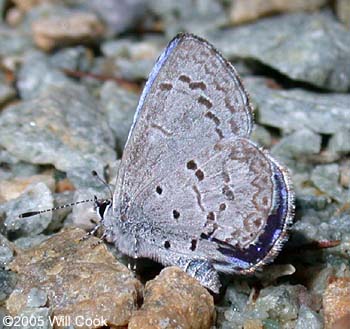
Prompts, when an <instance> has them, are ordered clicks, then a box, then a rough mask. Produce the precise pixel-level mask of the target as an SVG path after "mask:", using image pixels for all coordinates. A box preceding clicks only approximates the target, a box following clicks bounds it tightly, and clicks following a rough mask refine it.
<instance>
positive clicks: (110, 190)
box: [91, 170, 113, 200]
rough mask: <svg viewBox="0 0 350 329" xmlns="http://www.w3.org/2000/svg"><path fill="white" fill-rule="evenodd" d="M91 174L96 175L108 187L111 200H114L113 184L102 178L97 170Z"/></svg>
mask: <svg viewBox="0 0 350 329" xmlns="http://www.w3.org/2000/svg"><path fill="white" fill-rule="evenodd" d="M91 174H92V176H94V177H96V178H97V179H98V180H99V181H100V182H101V183H102V184H103V185H104V186H106V187H107V188H108V191H109V194H110V195H111V200H113V191H112V189H111V186H110V185H109V184H108V183H107V182H106V181H105V180H104V179H102V178H101V177H100V176H99V174H98V173H97V172H96V171H95V170H93V171H92V172H91Z"/></svg>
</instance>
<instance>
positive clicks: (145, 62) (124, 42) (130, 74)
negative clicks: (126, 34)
mask: <svg viewBox="0 0 350 329" xmlns="http://www.w3.org/2000/svg"><path fill="white" fill-rule="evenodd" d="M165 45H166V41H165V40H164V38H160V37H154V36H151V37H146V38H145V39H143V40H141V41H139V40H133V39H126V38H123V39H120V40H111V41H106V42H104V43H103V44H102V46H101V50H102V53H103V54H104V55H105V56H106V57H107V60H105V61H106V64H105V65H107V66H112V70H113V72H114V75H116V76H118V77H123V78H124V79H126V80H140V79H145V78H147V77H148V74H149V73H150V71H151V69H152V67H153V65H154V62H155V59H156V58H157V57H158V56H159V54H160V52H161V51H162V49H163V47H164V46H165ZM109 74H110V73H109Z"/></svg>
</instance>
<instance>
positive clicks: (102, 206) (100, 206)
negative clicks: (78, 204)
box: [94, 196, 112, 221]
mask: <svg viewBox="0 0 350 329" xmlns="http://www.w3.org/2000/svg"><path fill="white" fill-rule="evenodd" d="M111 205H112V201H111V200H109V199H97V197H96V196H95V197H94V209H95V211H96V213H97V215H98V216H99V217H100V220H101V221H103V219H104V218H105V217H106V216H105V215H106V213H107V212H108V210H109V209H110V207H111Z"/></svg>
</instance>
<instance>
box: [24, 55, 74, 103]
mask: <svg viewBox="0 0 350 329" xmlns="http://www.w3.org/2000/svg"><path fill="white" fill-rule="evenodd" d="M74 84H75V83H74V82H73V80H71V79H69V78H68V77H67V76H66V75H65V74H64V73H63V72H62V71H61V70H59V69H58V68H57V67H55V66H54V65H52V64H51V63H50V59H49V58H48V57H47V56H46V55H45V54H43V53H41V52H39V51H31V52H28V53H27V54H26V55H25V56H24V58H23V64H22V66H21V68H20V70H19V72H18V80H17V87H18V90H19V93H20V96H21V98H23V99H30V98H34V97H36V96H38V95H39V94H40V93H42V92H43V91H45V90H46V89H48V88H50V87H51V86H53V85H54V86H60V87H64V86H65V87H69V86H71V85H74Z"/></svg>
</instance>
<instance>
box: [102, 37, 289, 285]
mask: <svg viewBox="0 0 350 329" xmlns="http://www.w3.org/2000/svg"><path fill="white" fill-rule="evenodd" d="M252 127H253V118H252V109H251V105H250V103H249V99H248V96H247V93H246V92H245V90H244V87H243V85H242V83H241V81H240V79H239V77H238V75H237V73H236V71H235V69H234V68H233V67H232V65H231V64H230V63H229V62H228V61H227V60H225V59H224V58H223V57H222V56H221V55H220V54H219V53H218V51H217V50H216V49H215V48H214V47H213V46H212V45H210V44H209V43H208V42H207V41H205V40H203V39H201V38H199V37H196V36H194V35H192V34H179V35H178V36H176V37H175V38H174V39H173V40H172V41H171V42H170V44H169V45H168V47H167V48H166V49H165V51H164V53H163V54H162V55H161V56H160V57H159V59H158V61H157V63H156V64H155V66H154V68H153V71H152V72H151V74H150V76H149V79H148V81H147V83H146V86H145V88H144V90H143V93H142V95H141V98H140V101H139V105H138V108H137V111H136V114H135V118H134V122H133V125H132V127H131V130H130V133H129V137H128V140H127V143H126V145H125V149H124V152H123V156H122V161H121V165H120V169H119V173H118V177H117V181H116V187H115V191H114V195H113V201H112V204H109V205H108V204H104V205H103V209H101V207H100V209H98V210H99V211H100V214H101V216H102V224H103V226H104V229H105V234H104V236H105V237H106V239H107V240H108V241H110V242H113V243H114V244H115V245H116V247H117V248H118V249H119V250H120V251H121V252H122V253H125V254H127V255H129V256H132V257H135V258H138V257H146V258H151V259H153V260H156V261H159V262H160V263H162V264H164V265H177V266H179V267H181V268H182V269H183V270H184V271H186V272H187V273H189V274H190V275H192V276H194V277H195V278H197V279H198V280H199V281H200V282H201V284H202V285H204V286H205V287H207V288H209V289H211V290H212V291H214V292H218V290H219V288H220V281H219V277H218V272H224V273H238V274H247V273H253V272H254V271H255V270H256V269H257V268H259V267H261V266H262V265H264V264H266V263H268V262H270V261H271V260H272V259H273V258H274V257H275V256H276V254H277V253H278V252H279V250H280V249H281V247H282V244H283V242H284V241H285V240H286V238H287V229H288V227H289V225H290V224H291V222H292V220H293V210H294V205H293V198H294V195H293V191H292V189H291V184H290V179H289V175H288V172H287V170H286V169H285V168H283V167H282V166H281V165H280V164H278V163H277V162H276V161H275V160H274V159H273V158H272V157H271V156H270V155H269V154H268V152H266V151H264V150H262V149H260V148H259V147H258V146H257V145H255V144H254V143H253V142H252V141H251V140H250V139H249V136H250V133H251V131H252Z"/></svg>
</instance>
